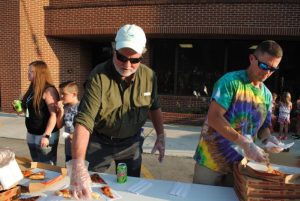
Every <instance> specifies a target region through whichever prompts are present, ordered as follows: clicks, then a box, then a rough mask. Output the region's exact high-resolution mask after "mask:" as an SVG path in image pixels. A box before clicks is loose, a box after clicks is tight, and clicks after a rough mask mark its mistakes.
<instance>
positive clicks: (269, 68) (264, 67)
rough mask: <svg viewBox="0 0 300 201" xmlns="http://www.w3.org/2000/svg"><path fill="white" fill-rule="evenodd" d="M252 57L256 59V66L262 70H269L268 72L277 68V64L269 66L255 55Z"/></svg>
mask: <svg viewBox="0 0 300 201" xmlns="http://www.w3.org/2000/svg"><path fill="white" fill-rule="evenodd" d="M254 57H255V59H256V60H257V65H258V67H259V68H260V69H262V70H269V71H270V72H275V71H277V70H278V69H279V66H277V67H272V66H269V65H268V64H266V63H264V62H261V61H259V60H258V58H257V57H256V56H255V55H254Z"/></svg>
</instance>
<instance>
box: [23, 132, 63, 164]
mask: <svg viewBox="0 0 300 201" xmlns="http://www.w3.org/2000/svg"><path fill="white" fill-rule="evenodd" d="M42 137H43V136H42V135H34V134H31V133H27V136H26V139H27V144H28V147H29V151H30V156H31V159H32V161H34V162H42V163H49V164H52V165H56V160H57V146H58V140H59V131H57V132H54V133H51V137H50V138H49V146H47V147H41V139H42Z"/></svg>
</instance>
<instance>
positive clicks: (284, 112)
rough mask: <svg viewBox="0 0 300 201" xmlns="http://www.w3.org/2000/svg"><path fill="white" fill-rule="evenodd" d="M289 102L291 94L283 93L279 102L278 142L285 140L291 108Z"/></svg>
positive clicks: (291, 105)
mask: <svg viewBox="0 0 300 201" xmlns="http://www.w3.org/2000/svg"><path fill="white" fill-rule="evenodd" d="M291 100H292V97H291V94H290V93H289V92H284V93H283V95H282V98H281V101H280V102H279V115H278V123H279V125H280V127H279V136H278V139H280V140H286V139H287V134H288V131H289V125H290V113H291V110H292V107H293V104H292V102H291Z"/></svg>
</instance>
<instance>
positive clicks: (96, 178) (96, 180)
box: [91, 173, 107, 184]
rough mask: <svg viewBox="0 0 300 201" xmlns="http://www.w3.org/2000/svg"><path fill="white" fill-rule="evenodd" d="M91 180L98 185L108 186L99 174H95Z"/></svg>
mask: <svg viewBox="0 0 300 201" xmlns="http://www.w3.org/2000/svg"><path fill="white" fill-rule="evenodd" d="M91 180H92V182H94V183H98V184H107V183H106V182H105V181H104V179H103V178H102V177H101V176H100V175H99V174H97V173H94V174H92V175H91Z"/></svg>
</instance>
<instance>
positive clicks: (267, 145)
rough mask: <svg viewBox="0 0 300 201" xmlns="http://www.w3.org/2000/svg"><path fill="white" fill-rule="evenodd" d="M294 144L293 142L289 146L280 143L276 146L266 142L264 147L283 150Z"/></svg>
mask: <svg viewBox="0 0 300 201" xmlns="http://www.w3.org/2000/svg"><path fill="white" fill-rule="evenodd" d="M294 144H295V143H294V142H291V143H289V144H284V143H282V142H280V143H279V144H278V145H276V144H274V143H273V142H268V143H267V144H266V145H265V147H269V148H272V147H280V148H283V149H288V148H290V147H291V146H293V145H294Z"/></svg>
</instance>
